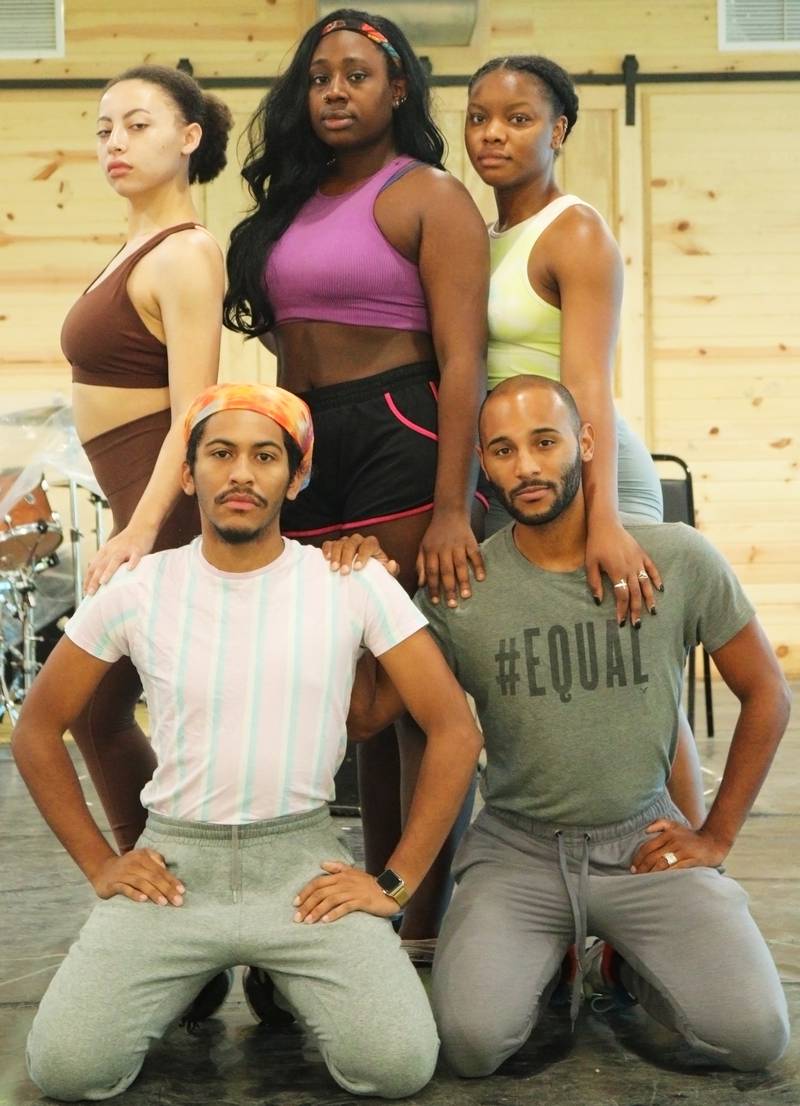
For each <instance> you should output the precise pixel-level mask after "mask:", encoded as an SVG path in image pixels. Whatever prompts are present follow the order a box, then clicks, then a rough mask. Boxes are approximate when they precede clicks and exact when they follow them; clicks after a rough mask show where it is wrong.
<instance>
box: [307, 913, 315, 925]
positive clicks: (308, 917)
mask: <svg viewBox="0 0 800 1106" xmlns="http://www.w3.org/2000/svg"><path fill="white" fill-rule="evenodd" d="M313 921H314V919H313V918H312V917H311V915H310V914H307V915H306V920H305V924H306V925H307V926H309V925H311V923H312V922H313Z"/></svg>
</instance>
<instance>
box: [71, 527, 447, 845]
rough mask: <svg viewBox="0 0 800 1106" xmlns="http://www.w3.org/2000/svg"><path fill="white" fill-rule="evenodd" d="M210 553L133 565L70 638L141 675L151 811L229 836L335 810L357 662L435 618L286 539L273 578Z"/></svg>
mask: <svg viewBox="0 0 800 1106" xmlns="http://www.w3.org/2000/svg"><path fill="white" fill-rule="evenodd" d="M200 544H201V539H200V538H197V539H195V541H193V542H192V543H191V545H188V546H182V547H181V548H179V549H169V550H166V551H165V552H163V553H154V554H151V555H150V556H148V557H144V558H143V559H142V561H141V562H140V563H139V565H137V567H136V568H135V569H134V570H133V571H132V572H129V571H128V569H127V568H126V567H125V566H122V567H121V568H120V569H118V571H117V572H116V574H115V575H114V578H113V579H112V580H111V581H110V582H109V583H108V584H106V586H105V587H103V588H101V589H100V590H99V591H98V592H97V594H96V595H94V596H92V597H91V598H88V599H86V600H84V602H83V603H81V605H80V607H79V608H78V610H77V611H76V613H75V615H74V616H73V617H72V618H71V619H70V621H69V623H68V624H67V629H66V632H67V634H68V636H69V637H70V639H71V640H72V641H73V642H74V643H75V644H76V645H78V646H80V648H81V649H85V650H86V652H88V653H91V654H92V655H93V656H95V657H99V658H100V659H101V660H104V661H109V662H113V661H115V660H117V659H118V658H119V657H121V656H124V655H126V656H129V657H130V658H131V660H132V661H133V663H134V665H135V666H136V668H137V669H138V671H139V675H140V676H141V679H142V684H143V685H144V690H145V694H146V696H147V703H148V707H149V711H150V725H151V740H152V743H153V748H154V749H155V752H156V755H157V757H158V767H157V768H156V771H155V774H154V776H153V778H152V780H150V782H149V783H148V784H147V785H146V786H145V787H144V789H143V791H142V796H141V797H142V803H143V804H144V805H145V806H146V807H147V808H148V809H150V810H153V811H156V812H157V813H159V814H163V815H166V816H167V817H170V818H182V819H186V820H189V821H196V822H217V823H224V824H241V823H245V822H253V821H259V820H261V819H265V818H276V817H279V816H280V815H283V814H295V813H299V812H302V811H307V810H312V809H314V808H315V807H318V806H321V805H322V804H323V803H324V802H327V801H328V800H330V799H332V798H333V777H334V775H335V773H336V770H337V768H338V767H339V765H340V763H341V761H342V757H343V756H344V751H345V745H346V732H345V720H346V718H347V711H348V706H349V702H350V691H351V688H352V684H353V676H354V672H355V664H356V660H357V657H358V653H359V650H360V649H361V648H362V647H364V648H366V649H368V650H369V651H370V652H371V653H373V654H374V655H375V656H380V655H381V653H385V652H386V651H387V650H389V649H391V648H392V647H393V646H395V645H398V644H399V643H400V642H401V641H403V640H405V638H407V637H410V636H411V634H413V633H415V632H416V631H417V630H419V629H420V628H421V627H422V626H425V625H426V621H425V618H424V617H423V616H422V614H420V612H419V611H418V610H417V608H416V607H415V606H414V604H413V603H412V602H411V600H410V599H409V598H408V596H407V595H406V594H405V592H404V591H403V589H402V588H401V587H400V585H399V584H398V583H397V582H396V581H395V580H393V579H392V578H391V577H390V576H389V574H388V573H387V572H386V571H385V570H384V569H383V568H382V567H381V566H380V565H378V564H376V563H374V562H369V563H368V564H367V565H366V566H365V567H364V568H363V569H362V570H361V571H359V572H355V573H351V574H350V575H349V576H340V575H339V574H338V573H333V572H331V570H330V566H329V565H328V562H327V561H325V559H324V558H323V556H322V554H321V553H320V551H319V550H318V549H315V548H313V547H312V546H307V545H300V544H299V543H298V542H295V541H291V540H290V539H288V538H285V539H284V549H283V552H282V553H281V555H280V556H279V557H278V558H277V559H276V560H274V561H273V562H272V563H271V564H269V565H267V566H266V568H262V569H258V570H256V571H255V572H242V573H230V572H221V571H219V570H218V569H216V568H213V567H212V566H211V565H210V564H209V563H208V561H206V560H205V558H204V557H203V554H202V551H201V548H200Z"/></svg>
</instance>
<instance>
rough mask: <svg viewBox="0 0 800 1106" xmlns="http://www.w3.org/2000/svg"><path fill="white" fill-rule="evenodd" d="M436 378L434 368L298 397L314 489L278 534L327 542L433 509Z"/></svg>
mask: <svg viewBox="0 0 800 1106" xmlns="http://www.w3.org/2000/svg"><path fill="white" fill-rule="evenodd" d="M438 382H439V371H438V369H437V367H436V365H435V364H434V363H433V362H431V361H420V362H417V363H415V364H413V365H401V366H399V368H396V369H389V371H388V372H383V373H378V374H377V375H376V376H368V377H365V378H364V379H362V380H352V381H346V382H345V383H342V384H331V385H329V386H328V387H325V388H315V389H314V390H313V391H311V392H305V393H302V394H301V398H302V399H304V400H305V401H306V403H307V404H308V406H309V408H310V409H311V417H312V418H313V420H314V463H313V467H312V470H311V481H310V483H309V485H308V487H307V488H305V489H304V490H303V491H302V492H300V494H299V495H298V497H297V499H295V500H293V501H287V502H286V503H285V504H284V507H283V511H282V514H281V532H282V533H283V534H285V535H286V537H288V538H299V539H301V540H302V539H303V538H324V537H325V536H326V535H328V534H336V533H338V532H339V531H347V530H357V529H362V528H367V527H370V526H375V525H377V524H378V523H380V522H392V521H394V520H395V519H399V518H408V517H409V516H410V515H418V514H422V513H423V512H425V511H429V510H431V508H432V507H433V491H434V485H435V482H436V457H437V452H438V434H437V427H438V419H437V414H438V392H439V389H438Z"/></svg>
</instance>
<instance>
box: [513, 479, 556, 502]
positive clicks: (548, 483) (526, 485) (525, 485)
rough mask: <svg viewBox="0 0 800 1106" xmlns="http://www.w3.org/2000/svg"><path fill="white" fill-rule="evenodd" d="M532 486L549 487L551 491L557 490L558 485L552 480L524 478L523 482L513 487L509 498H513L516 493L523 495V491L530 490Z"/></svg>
mask: <svg viewBox="0 0 800 1106" xmlns="http://www.w3.org/2000/svg"><path fill="white" fill-rule="evenodd" d="M532 488H549V489H550V490H551V491H556V485H555V484H554V483H553V482H552V480H524V481H523V482H522V483H521V484H517V486H516V488H512V489H511V491H510V492H509V493H508V497H509V499H513V498H514V496H516V495H521V494H522V492H528V491H530V490H531V489H532Z"/></svg>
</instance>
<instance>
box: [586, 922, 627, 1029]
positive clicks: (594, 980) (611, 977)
mask: <svg viewBox="0 0 800 1106" xmlns="http://www.w3.org/2000/svg"><path fill="white" fill-rule="evenodd" d="M585 963H586V966H585V969H584V973H583V993H584V995H585V996H586V998H587V999H588V1002H589V1008H590V1010H591V1011H592V1013H594V1014H608V1013H611V1012H612V1011H616V1010H627V1009H628V1008H629V1007H630V1006H635V1005H636V1004H637V1002H638V1001H639V1000H638V999H637V998H634V996H633V995H632V994H630V993H629V992H628V991H626V990H625V987H624V986H623V984H622V980H621V978H620V974H619V969H620V965H621V963H622V957H621V956H620V954H619V953H618V952H617V951H616V949H615V948H613V947H612V946H611V945H609V944H608V942H607V941H601V940H597V941H595V942H594V944H593V945H592V946H591V947H590V948H588V949H587V950H586V962H585Z"/></svg>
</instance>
